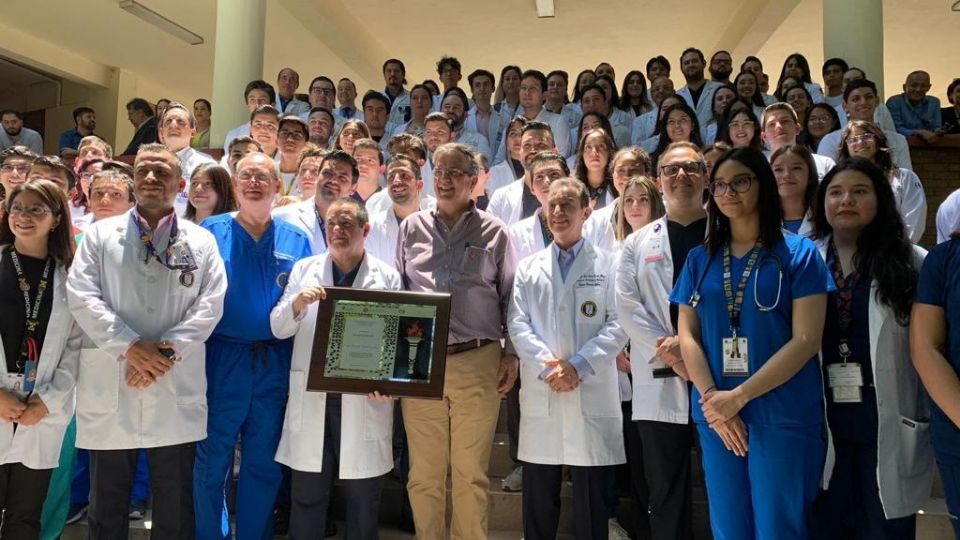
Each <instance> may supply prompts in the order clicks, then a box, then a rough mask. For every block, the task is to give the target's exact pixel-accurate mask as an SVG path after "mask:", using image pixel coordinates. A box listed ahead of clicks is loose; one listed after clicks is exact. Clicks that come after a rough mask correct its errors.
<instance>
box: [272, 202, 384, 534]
mask: <svg viewBox="0 0 960 540" xmlns="http://www.w3.org/2000/svg"><path fill="white" fill-rule="evenodd" d="M348 206H349V205H347V204H346V203H342V202H337V203H333V205H331V207H330V209H329V210H328V213H327V218H328V219H327V221H328V223H330V225H329V233H328V234H330V235H331V236H330V252H329V253H324V254H322V255H316V256H313V257H308V258H306V259H303V260H301V261H299V262H297V264H296V265H295V266H294V267H293V270H292V271H291V272H290V278H289V281H288V283H287V287H286V289H285V290H284V293H283V296H282V297H281V298H280V301H279V302H278V303H277V305H276V307H274V309H273V311H272V312H271V314H270V327H271V329H272V331H273V333H274V335H275V336H277V338H280V339H284V338H288V337H290V336H294V341H293V360H292V363H291V367H290V394H289V398H288V402H287V410H286V415H285V417H284V420H283V432H282V434H281V436H280V445H279V447H278V448H277V455H276V459H277V461H278V462H280V463H283V464H284V465H287V466H289V467H290V468H291V469H293V478H292V482H293V492H294V497H293V499H294V500H293V501H292V502H293V505H292V508H291V516H290V520H291V523H290V526H291V533H292V536H291V538H299V537H300V536H299V535H300V534H301V533H302V532H303V531H304V529H308V530H309V529H311V528H313V530H315V531H323V530H324V526H325V523H319V524H317V521H316V520H317V519H320V518H319V516H318V515H317V514H316V512H306V511H304V509H306V508H309V507H308V506H302V503H303V502H304V501H299V500H298V495H297V493H298V489H297V485H296V484H298V483H301V482H303V483H317V482H321V481H329V486H327V489H332V483H333V480H334V479H337V478H339V479H340V480H344V481H345V482H344V484H345V486H346V489H347V499H348V505H347V535H348V536H351V537H352V535H353V534H357V535H358V537H364V538H366V536H364V534H363V529H364V528H365V527H364V526H363V523H364V522H371V523H373V524H374V531H375V530H376V525H375V524H376V523H377V517H376V515H377V511H378V510H379V505H377V506H374V507H371V506H370V505H369V504H363V501H365V500H367V499H365V498H364V497H363V495H364V493H365V494H366V495H370V496H372V495H373V494H374V492H375V494H376V497H377V501H378V502H379V493H380V487H381V483H382V478H380V477H381V476H382V475H384V474H386V473H387V472H388V471H390V469H392V468H393V447H392V438H393V402H392V401H390V400H389V399H388V400H386V401H383V400H381V399H379V395H377V396H376V397H375V398H371V397H368V396H363V395H346V394H344V395H342V398H341V399H342V402H341V409H340V414H341V417H340V422H341V424H340V429H341V431H340V447H339V448H338V449H335V450H333V452H334V453H336V454H338V455H339V465H337V464H336V463H333V462H332V460H330V454H329V453H328V452H326V451H325V446H326V445H325V444H324V443H325V437H326V433H327V431H328V430H326V429H325V423H326V420H327V401H328V399H329V398H328V395H327V394H326V393H324V392H308V391H307V374H308V373H309V370H310V359H311V356H312V351H313V338H314V328H315V327H316V319H317V303H316V302H317V300H320V299H322V298H323V296H322V295H318V293H317V291H318V290H320V288H322V287H323V286H331V285H336V284H337V282H336V281H335V273H336V272H335V269H334V262H333V261H334V257H335V256H337V257H339V256H340V253H342V252H343V251H345V250H346V249H349V250H352V251H354V252H356V251H358V252H359V256H360V257H361V258H362V260H361V262H360V263H359V266H358V267H357V268H356V274H355V277H354V279H353V283H352V285H351V286H352V287H354V288H357V289H382V290H400V289H401V282H400V275H399V274H398V273H397V271H396V270H395V269H394V268H393V267H392V266H391V265H388V264H386V263H384V262H381V261H380V260H378V259H376V258H375V257H372V256H369V254H365V253H364V249H363V237H364V236H366V234H368V232H369V224H367V223H366V217H363V218H362V219H360V218H359V214H360V212H357V211H356V210H349V209H348ZM340 212H344V213H346V212H353V213H354V215H355V216H358V217H354V218H353V226H354V227H357V226H359V227H360V228H361V229H363V236H359V235H356V238H353V237H351V238H348V239H347V241H349V245H347V246H346V247H345V246H344V245H342V244H345V243H346V242H344V241H341V240H340V239H339V237H338V235H341V233H340V229H341V228H346V227H342V226H341V224H340V223H339V222H338V221H340V220H341V218H342V215H341V216H338V215H337V214H339V213H340ZM363 215H364V216H365V215H366V212H363ZM358 232H359V231H354V232H353V233H350V234H355V233H358ZM341 236H342V235H341ZM311 294H313V295H314V296H312V297H311V298H312V303H308V304H306V306H303V305H302V304H301V302H302V300H301V299H302V298H304V297H310V295H311ZM337 397H340V396H339V395H338V396H337ZM326 450H329V449H326ZM325 454H326V455H327V460H326V463H327V464H332V465H333V466H336V467H337V470H336V471H331V470H324V468H323V467H324V465H325V460H324V456H325ZM325 473H326V474H325ZM321 475H323V476H322V477H321ZM355 481H356V482H355ZM361 481H362V482H361ZM327 495H328V496H329V495H330V492H329V491H328V492H327ZM354 497H359V500H357V499H355V498H354ZM298 503H300V504H298ZM326 509H327V504H326V503H324V504H321V505H317V508H315V509H314V510H320V511H322V512H323V519H324V520H325V519H326Z"/></svg>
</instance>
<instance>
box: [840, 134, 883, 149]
mask: <svg viewBox="0 0 960 540" xmlns="http://www.w3.org/2000/svg"><path fill="white" fill-rule="evenodd" d="M875 140H877V137H876V136H874V135H873V134H872V133H863V134H861V135H854V136H852V137H847V146H856V145H859V144H866V143H868V142H873V141H875Z"/></svg>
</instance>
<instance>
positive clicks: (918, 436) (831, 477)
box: [811, 158, 934, 540]
mask: <svg viewBox="0 0 960 540" xmlns="http://www.w3.org/2000/svg"><path fill="white" fill-rule="evenodd" d="M814 207H815V210H814V215H815V216H816V220H815V222H814V231H815V237H816V239H817V244H818V248H819V250H820V254H821V256H823V258H824V259H825V260H826V261H827V266H829V267H830V269H831V272H832V273H833V279H834V281H835V282H836V284H837V290H836V291H835V292H831V293H830V294H829V297H828V302H827V315H826V323H825V325H824V332H823V345H822V347H821V350H820V361H821V364H822V366H823V381H824V388H825V396H824V397H825V398H826V412H827V426H828V427H829V439H828V441H829V446H828V448H827V460H826V466H825V468H824V476H823V486H822V487H823V489H824V491H821V492H820V495H819V497H818V499H817V501H816V503H815V505H814V511H813V519H812V521H811V529H812V530H811V537H814V538H823V539H826V540H831V539H844V540H845V539H857V538H863V539H868V538H870V539H872V538H885V539H888V540H894V539H902V540H907V539H913V538H914V537H915V536H916V512H917V511H918V510H919V509H920V508H921V506H922V505H924V504H925V503H926V502H927V500H928V499H929V497H930V486H931V483H932V478H933V466H934V461H933V447H932V446H931V442H930V432H929V420H930V409H929V404H928V401H927V396H926V393H925V392H924V390H923V387H922V386H921V384H920V380H919V378H918V376H917V372H916V371H915V370H914V369H913V365H912V363H911V357H910V343H909V339H908V331H907V323H908V321H909V318H910V310H911V307H912V304H913V298H914V295H915V294H916V288H917V280H918V277H919V269H920V266H921V265H922V262H923V258H924V256H925V255H926V252H925V251H924V250H922V249H920V248H918V247H916V246H914V245H913V244H912V243H911V242H910V240H909V238H907V236H906V232H905V229H904V225H903V220H902V219H901V218H900V216H899V214H898V212H897V207H896V202H895V200H894V194H893V191H892V190H891V189H890V184H889V182H888V181H887V177H886V175H885V174H884V173H883V172H882V171H881V170H880V169H879V168H878V167H876V166H875V165H873V164H872V163H870V162H869V161H867V160H866V159H862V158H852V159H850V160H847V161H841V162H840V164H838V165H837V166H836V167H835V168H834V169H832V170H831V171H830V173H828V174H827V176H826V177H824V179H823V182H822V183H821V184H820V187H819V189H818V190H817V196H816V199H815V202H814Z"/></svg>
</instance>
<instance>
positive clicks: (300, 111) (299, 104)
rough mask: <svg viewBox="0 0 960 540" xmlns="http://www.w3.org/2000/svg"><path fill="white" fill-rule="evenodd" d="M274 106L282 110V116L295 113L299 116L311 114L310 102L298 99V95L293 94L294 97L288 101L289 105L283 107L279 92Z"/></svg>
mask: <svg viewBox="0 0 960 540" xmlns="http://www.w3.org/2000/svg"><path fill="white" fill-rule="evenodd" d="M273 106H274V107H276V109H277V110H278V111H280V116H284V115H287V114H295V115H297V116H303V115H305V114H310V104H309V103H307V102H306V101H300V100H299V99H297V96H293V99H291V100H290V101H288V102H287V107H286V108H283V107H281V106H280V95H279V94H277V101H276V102H275V103H274V104H273Z"/></svg>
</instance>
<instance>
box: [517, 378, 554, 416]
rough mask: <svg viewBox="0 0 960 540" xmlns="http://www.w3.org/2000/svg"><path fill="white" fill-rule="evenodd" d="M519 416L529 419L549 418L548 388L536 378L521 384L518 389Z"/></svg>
mask: <svg viewBox="0 0 960 540" xmlns="http://www.w3.org/2000/svg"><path fill="white" fill-rule="evenodd" d="M524 380H525V381H526V380H527V379H524ZM520 414H521V415H522V416H528V417H530V418H544V417H547V416H550V386H548V385H547V383H545V382H543V381H540V380H537V378H536V377H533V378H532V379H531V380H530V381H529V382H524V383H523V386H521V387H520Z"/></svg>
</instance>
